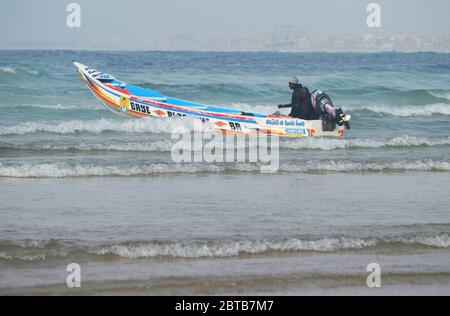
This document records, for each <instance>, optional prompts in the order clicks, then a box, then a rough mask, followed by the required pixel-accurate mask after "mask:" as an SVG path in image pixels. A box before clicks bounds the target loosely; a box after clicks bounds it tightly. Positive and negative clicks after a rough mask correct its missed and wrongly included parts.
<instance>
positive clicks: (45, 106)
mask: <svg viewBox="0 0 450 316" xmlns="http://www.w3.org/2000/svg"><path fill="white" fill-rule="evenodd" d="M0 107H14V108H17V107H26V108H41V109H50V110H94V111H99V110H101V111H103V110H104V108H103V107H102V106H101V105H100V104H95V105H90V104H60V103H58V104H33V103H30V104H20V105H10V104H8V105H0Z"/></svg>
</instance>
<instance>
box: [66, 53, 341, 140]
mask: <svg viewBox="0 0 450 316" xmlns="http://www.w3.org/2000/svg"><path fill="white" fill-rule="evenodd" d="M74 64H75V66H76V67H77V69H78V72H79V74H80V76H81V79H82V80H83V82H84V84H85V85H86V86H87V88H88V89H89V90H90V91H91V92H92V93H93V94H94V96H95V97H96V98H97V99H98V100H100V101H101V102H102V104H103V105H104V106H105V107H106V108H107V109H108V110H110V111H112V112H114V113H115V114H118V115H120V116H123V117H127V118H148V117H154V118H167V117H178V116H193V117H198V118H199V119H201V120H202V121H203V122H209V123H210V124H211V126H214V128H216V129H218V130H219V131H221V132H223V133H226V134H239V135H261V134H264V135H267V134H269V135H278V136H280V137H324V136H332V137H340V136H343V135H344V127H340V126H337V127H336V129H335V130H333V131H322V122H321V121H320V120H312V121H308V120H301V119H295V118H291V117H286V116H277V115H261V114H256V113H244V112H241V111H236V110H228V109H222V108H216V107H210V106H206V105H201V104H195V103H190V102H188V101H183V100H179V99H174V98H169V97H164V96H160V95H156V96H154V95H152V92H153V93H154V91H151V90H148V91H149V96H147V95H144V96H142V94H141V95H134V94H133V91H132V89H131V87H133V86H127V85H125V84H123V83H121V84H114V85H113V84H109V83H105V82H102V81H101V80H99V79H98V76H99V72H97V71H96V70H94V69H92V68H89V67H87V66H85V65H83V64H81V63H78V62H74ZM139 89H141V88H139ZM141 90H142V89H141ZM156 93H157V92H156Z"/></svg>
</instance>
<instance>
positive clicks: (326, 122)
mask: <svg viewBox="0 0 450 316" xmlns="http://www.w3.org/2000/svg"><path fill="white" fill-rule="evenodd" d="M311 102H312V105H313V108H314V110H315V111H316V113H317V114H318V115H319V117H320V119H321V120H322V130H323V131H324V132H331V131H334V130H335V128H336V124H337V125H339V126H342V125H345V127H346V128H347V129H350V124H349V122H348V121H349V120H350V115H345V114H344V112H343V111H342V109H341V108H339V109H336V108H335V107H334V105H333V101H331V98H330V96H329V95H328V94H326V93H325V92H322V91H321V90H315V91H314V92H313V93H312V94H311Z"/></svg>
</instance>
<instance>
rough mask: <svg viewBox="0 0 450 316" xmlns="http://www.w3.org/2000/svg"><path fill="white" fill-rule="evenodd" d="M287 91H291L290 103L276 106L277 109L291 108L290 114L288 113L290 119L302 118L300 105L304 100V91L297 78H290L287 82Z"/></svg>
mask: <svg viewBox="0 0 450 316" xmlns="http://www.w3.org/2000/svg"><path fill="white" fill-rule="evenodd" d="M289 89H291V90H293V91H292V99H291V103H288V104H278V108H279V109H282V108H292V109H291V113H289V116H290V117H295V118H302V116H303V107H302V104H303V103H304V101H305V99H306V97H307V96H306V95H305V89H304V88H303V85H302V84H301V83H299V82H298V79H297V77H292V78H291V79H290V80H289Z"/></svg>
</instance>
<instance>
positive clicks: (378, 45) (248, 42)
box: [135, 26, 450, 52]
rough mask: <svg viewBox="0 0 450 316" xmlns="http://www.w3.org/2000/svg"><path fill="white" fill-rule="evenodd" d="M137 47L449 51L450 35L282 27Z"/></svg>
mask: <svg viewBox="0 0 450 316" xmlns="http://www.w3.org/2000/svg"><path fill="white" fill-rule="evenodd" d="M135 46H141V48H142V49H156V50H194V51H197V50H198V51H282V52H304V51H306V52H307V51H333V52H347V51H355V52H378V51H405V52H415V51H438V52H450V35H449V36H445V37H437V36H434V37H425V36H420V35H417V34H408V35H407V34H398V35H394V36H381V35H373V34H366V35H363V36H355V35H345V36H334V37H327V38H312V37H310V36H308V35H307V34H306V33H302V32H299V31H297V30H296V29H295V28H293V27H290V26H280V27H277V28H276V29H275V30H274V31H273V33H271V34H263V35H253V36H248V37H242V38H197V37H194V36H191V35H174V36H169V37H164V38H161V39H158V40H155V41H150V42H146V43H141V44H140V45H135Z"/></svg>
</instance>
